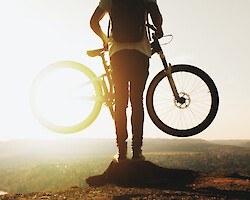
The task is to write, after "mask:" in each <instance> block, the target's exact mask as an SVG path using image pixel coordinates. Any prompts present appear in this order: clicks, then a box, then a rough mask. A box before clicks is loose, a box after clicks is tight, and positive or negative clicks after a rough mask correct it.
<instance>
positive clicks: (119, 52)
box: [90, 0, 163, 162]
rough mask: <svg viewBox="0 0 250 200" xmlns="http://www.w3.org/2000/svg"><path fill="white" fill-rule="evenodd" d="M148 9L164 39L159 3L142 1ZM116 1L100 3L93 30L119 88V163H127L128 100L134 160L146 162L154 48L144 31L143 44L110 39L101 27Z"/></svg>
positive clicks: (117, 99) (102, 0)
mask: <svg viewBox="0 0 250 200" xmlns="http://www.w3.org/2000/svg"><path fill="white" fill-rule="evenodd" d="M142 1H144V5H145V16H147V15H146V14H147V13H149V14H150V16H151V18H152V21H153V24H154V26H155V27H156V29H157V32H156V37H157V38H161V37H162V36H163V31H162V16H161V13H160V11H159V8H158V5H157V3H156V0H142ZM111 9H112V0H100V2H99V5H98V6H97V8H96V10H95V11H94V13H93V15H92V17H91V20H90V27H91V28H92V30H93V31H94V32H95V33H96V34H97V35H98V36H99V37H100V38H101V39H102V42H103V46H104V48H107V47H108V45H109V47H110V48H109V55H110V61H111V67H112V78H113V81H114V85H115V128H116V142H117V147H118V152H117V154H116V155H115V159H116V160H117V161H118V162H119V161H122V160H126V159H127V142H126V140H127V138H128V132H127V115H126V108H127V106H128V100H130V102H131V107H132V116H131V125H132V153H133V154H132V159H136V160H145V157H144V156H143V155H142V149H141V147H142V140H143V123H144V109H143V91H144V88H145V84H146V80H147V77H148V68H149V58H150V57H151V46H150V43H149V40H148V38H147V34H146V28H145V27H144V32H145V33H144V37H143V38H142V40H141V41H139V42H130V43H120V42H116V41H115V40H114V39H113V37H112V33H111V36H110V38H108V37H107V35H105V34H104V33H103V31H102V29H101V27H100V21H101V20H102V19H103V17H104V15H105V14H106V13H109V15H111Z"/></svg>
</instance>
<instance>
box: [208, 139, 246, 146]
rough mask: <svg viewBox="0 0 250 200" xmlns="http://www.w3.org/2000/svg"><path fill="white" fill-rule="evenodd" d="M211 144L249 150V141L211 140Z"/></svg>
mask: <svg viewBox="0 0 250 200" xmlns="http://www.w3.org/2000/svg"><path fill="white" fill-rule="evenodd" d="M211 142H212V143H215V144H222V145H232V146H240V147H248V148H250V141H249V140H212V141H211Z"/></svg>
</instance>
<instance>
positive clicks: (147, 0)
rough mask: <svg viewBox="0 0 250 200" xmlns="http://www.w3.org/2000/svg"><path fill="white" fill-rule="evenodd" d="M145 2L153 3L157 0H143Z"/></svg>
mask: <svg viewBox="0 0 250 200" xmlns="http://www.w3.org/2000/svg"><path fill="white" fill-rule="evenodd" d="M144 2H145V4H148V3H151V2H154V3H157V0H144Z"/></svg>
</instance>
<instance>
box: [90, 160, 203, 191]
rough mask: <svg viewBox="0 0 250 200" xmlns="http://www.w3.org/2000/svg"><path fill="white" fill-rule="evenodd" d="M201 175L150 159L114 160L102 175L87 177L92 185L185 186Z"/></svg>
mask: <svg viewBox="0 0 250 200" xmlns="http://www.w3.org/2000/svg"><path fill="white" fill-rule="evenodd" d="M199 176H201V173H200V172H196V171H192V170H182V169H168V168H163V167H159V166H157V165H155V164H153V163H152V162H149V161H133V160H127V161H123V162H120V163H117V162H115V161H112V162H111V163H110V164H109V166H108V167H107V169H106V170H105V171H104V173H103V174H101V175H96V176H91V177H89V178H87V179H86V182H87V183H88V184H89V185H90V186H102V185H106V184H115V185H118V186H125V187H131V186H136V187H168V188H174V187H178V188H180V187H185V186H186V185H189V184H191V183H193V182H194V181H195V179H196V178H197V177H199Z"/></svg>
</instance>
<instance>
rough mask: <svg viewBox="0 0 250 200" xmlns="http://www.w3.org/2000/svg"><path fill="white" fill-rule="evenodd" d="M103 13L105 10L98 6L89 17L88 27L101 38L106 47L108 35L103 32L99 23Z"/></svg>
mask: <svg viewBox="0 0 250 200" xmlns="http://www.w3.org/2000/svg"><path fill="white" fill-rule="evenodd" d="M105 14H106V12H105V11H104V10H103V9H102V8H100V7H99V6H98V7H97V8H96V10H95V12H94V13H93V15H92V17H91V19H90V27H91V28H92V30H93V31H94V32H95V33H96V34H97V35H98V36H99V37H100V38H101V39H102V42H103V47H104V48H106V49H107V47H108V37H107V35H105V34H104V33H103V31H102V29H101V26H100V23H99V22H100V20H101V19H102V18H103V17H104V15H105Z"/></svg>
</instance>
